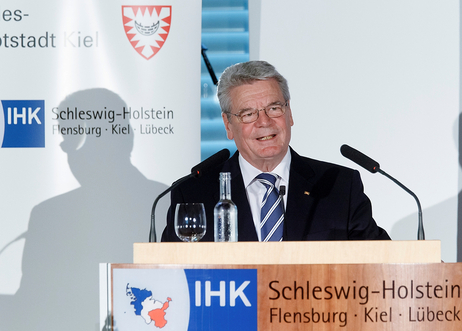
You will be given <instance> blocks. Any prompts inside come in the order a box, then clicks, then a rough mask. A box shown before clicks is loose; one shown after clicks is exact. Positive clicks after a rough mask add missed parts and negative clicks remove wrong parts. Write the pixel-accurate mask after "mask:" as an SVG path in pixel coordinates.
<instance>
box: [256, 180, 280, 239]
mask: <svg viewBox="0 0 462 331" xmlns="http://www.w3.org/2000/svg"><path fill="white" fill-rule="evenodd" d="M256 179H257V180H258V181H259V182H260V183H262V184H263V185H265V187H266V193H265V195H264V197H263V201H262V204H261V223H260V229H261V241H281V240H282V234H283V223H284V208H283V205H282V204H283V200H282V196H280V195H279V192H278V189H277V188H276V187H275V184H276V177H275V176H274V175H272V174H268V173H261V174H260V175H258V176H257V177H256Z"/></svg>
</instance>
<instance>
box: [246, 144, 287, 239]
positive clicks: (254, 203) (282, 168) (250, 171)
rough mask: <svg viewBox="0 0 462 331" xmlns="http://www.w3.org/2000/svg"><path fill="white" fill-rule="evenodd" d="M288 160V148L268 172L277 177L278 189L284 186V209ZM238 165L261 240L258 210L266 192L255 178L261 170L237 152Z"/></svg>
mask: <svg viewBox="0 0 462 331" xmlns="http://www.w3.org/2000/svg"><path fill="white" fill-rule="evenodd" d="M290 161H291V155H290V150H289V149H288V150H287V153H286V155H285V156H284V158H283V159H282V161H281V163H279V164H278V166H277V167H276V168H275V169H274V170H273V171H271V172H270V174H272V175H276V177H277V179H276V187H277V188H278V190H279V188H280V187H281V185H284V186H285V187H286V194H285V195H284V209H285V206H286V205H287V192H289V173H290ZM239 167H240V168H241V173H242V179H243V180H244V187H245V191H246V194H247V200H248V201H249V205H250V210H251V211H252V217H253V222H254V224H255V230H256V231H257V235H258V240H259V241H261V231H260V211H261V203H262V201H263V196H264V195H265V193H266V187H265V186H264V185H263V184H262V183H260V182H259V181H258V180H257V179H255V177H257V176H258V175H259V174H261V173H262V172H261V170H258V169H257V168H255V167H254V166H253V165H251V164H250V163H249V162H247V161H246V160H245V159H244V158H243V157H242V155H241V154H239ZM238 213H239V211H238Z"/></svg>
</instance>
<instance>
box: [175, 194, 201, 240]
mask: <svg viewBox="0 0 462 331" xmlns="http://www.w3.org/2000/svg"><path fill="white" fill-rule="evenodd" d="M206 230H207V222H206V219H205V208H204V204H203V203H178V204H177V205H176V208H175V233H176V235H177V236H178V238H180V239H181V240H182V241H186V242H196V241H199V240H201V239H202V237H203V236H204V235H205V232H206Z"/></svg>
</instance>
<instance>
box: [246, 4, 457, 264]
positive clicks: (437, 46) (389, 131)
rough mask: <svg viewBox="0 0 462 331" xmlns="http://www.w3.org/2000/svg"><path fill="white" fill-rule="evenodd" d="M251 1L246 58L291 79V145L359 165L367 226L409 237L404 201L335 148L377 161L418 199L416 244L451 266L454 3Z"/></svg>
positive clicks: (411, 220)
mask: <svg viewBox="0 0 462 331" xmlns="http://www.w3.org/2000/svg"><path fill="white" fill-rule="evenodd" d="M250 4H251V5H252V6H251V8H250V10H251V11H250V15H251V16H250V22H251V31H250V37H251V39H250V45H251V49H250V57H251V59H262V60H267V61H269V62H271V63H273V64H274V65H275V66H276V67H277V69H278V70H279V71H280V72H281V73H282V74H283V75H285V76H286V78H287V79H288V81H289V87H290V90H291V98H292V102H291V105H292V113H293V116H294V121H295V125H294V127H293V131H292V133H293V135H292V146H293V147H294V148H295V149H296V150H297V151H298V152H299V153H301V154H303V155H307V156H309V157H313V158H317V159H321V160H325V161H330V162H334V163H339V164H343V165H345V166H348V167H350V168H357V169H359V170H360V172H361V176H362V179H363V181H364V184H365V190H366V193H367V194H368V196H369V197H370V198H371V200H372V204H373V211H374V217H375V219H376V221H377V222H378V223H379V224H380V225H382V226H383V227H384V228H385V229H386V230H387V231H388V233H389V234H390V236H391V237H392V238H393V239H394V240H415V239H416V238H417V213H416V211H417V206H416V203H415V201H414V199H413V198H412V197H411V196H410V195H408V194H407V193H406V192H405V191H403V190H401V189H400V188H399V187H398V186H396V185H395V184H394V183H393V182H391V181H389V180H388V179H386V178H385V177H383V176H381V175H379V174H376V175H372V174H371V173H369V172H368V171H366V170H364V169H362V168H361V169H360V167H359V166H357V165H356V164H354V163H353V162H351V161H349V160H347V159H345V158H343V157H342V156H341V155H340V151H339V149H340V146H341V145H342V144H348V145H350V146H352V147H355V148H357V149H359V150H361V151H362V152H363V153H364V154H366V155H368V156H370V157H372V158H373V159H376V161H378V162H379V163H380V165H381V168H382V169H383V170H384V171H386V172H387V173H389V174H390V175H392V176H394V177H396V178H397V179H398V180H400V181H401V182H402V183H403V184H404V185H406V186H407V187H409V188H410V189H411V190H412V191H414V193H415V194H417V196H418V197H419V199H420V201H421V203H422V207H423V209H424V212H423V218H424V223H425V229H426V238H427V239H439V240H441V245H442V258H443V260H445V261H447V262H450V261H456V253H457V200H458V194H459V190H460V188H459V187H460V185H458V182H459V179H458V178H459V172H460V170H459V159H458V148H459V147H458V145H459V137H458V130H459V89H460V87H459V74H460V70H459V62H460V54H459V53H460V52H459V30H460V18H459V16H460V9H459V1H456V0H451V1H437V0H406V1H402V0H399V1H395V0H393V1H368V0H348V1H345V0H332V1H301V0H287V1H284V4H281V2H280V1H277V0H264V1H263V0H251V1H250ZM252 23H253V24H254V25H253V26H252ZM282 25H283V26H284V28H281V27H280V26H282Z"/></svg>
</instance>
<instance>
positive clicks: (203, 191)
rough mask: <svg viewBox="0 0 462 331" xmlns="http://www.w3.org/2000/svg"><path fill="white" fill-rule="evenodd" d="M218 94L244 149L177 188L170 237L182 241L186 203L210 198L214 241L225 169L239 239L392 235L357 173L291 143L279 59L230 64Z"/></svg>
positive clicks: (210, 229)
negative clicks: (178, 214)
mask: <svg viewBox="0 0 462 331" xmlns="http://www.w3.org/2000/svg"><path fill="white" fill-rule="evenodd" d="M218 99H219V101H220V106H221V109H222V118H223V122H224V125H225V128H226V133H227V136H228V139H234V142H235V144H236V146H237V149H238V151H237V152H236V153H235V154H234V155H233V156H232V157H231V158H230V159H228V160H227V161H225V162H224V163H223V164H220V165H218V166H216V167H215V168H214V169H212V170H210V171H208V172H207V173H206V174H204V175H203V176H202V177H200V178H197V179H196V178H192V179H190V180H188V181H186V182H184V183H183V184H181V185H180V186H179V187H178V188H176V189H174V190H173V191H172V194H171V206H170V209H169V212H168V215H167V226H166V228H165V230H164V233H163V235H162V241H177V240H179V239H178V238H177V237H176V235H175V230H174V227H173V223H174V210H175V206H176V204H177V203H180V202H202V203H204V205H205V209H206V216H207V229H208V230H207V233H206V235H205V237H204V238H203V239H202V240H203V241H213V208H214V206H215V204H216V203H217V202H218V200H219V183H218V178H219V173H220V172H230V173H231V177H232V179H231V194H232V200H233V201H234V203H235V204H236V205H237V208H238V240H239V241H257V240H259V241H280V240H292V241H300V240H374V239H378V240H388V239H390V237H389V236H388V234H387V233H386V232H385V230H383V229H382V228H380V227H378V226H377V224H376V222H375V221H374V219H373V218H372V209H371V203H370V201H369V199H368V197H367V196H366V195H365V194H364V192H363V185H362V182H361V179H360V176H359V173H358V172H357V171H356V170H352V169H348V168H345V167H342V166H339V165H335V164H331V163H326V162H322V161H318V160H314V159H310V158H307V157H302V156H300V155H299V154H297V153H296V152H295V151H294V150H293V149H292V148H291V147H290V146H289V143H290V138H291V127H292V125H293V124H294V120H293V118H292V110H291V107H290V93H289V88H288V84H287V81H286V79H285V78H284V77H283V76H282V75H280V74H279V73H278V72H277V71H276V69H275V68H274V67H273V66H272V65H271V64H269V63H267V62H264V61H250V62H245V63H240V64H236V65H234V66H231V67H229V68H227V69H226V70H225V71H224V72H223V74H222V76H221V78H220V82H219V84H218ZM285 192H287V193H286V194H284V193H285ZM271 197H273V199H272V198H271ZM269 201H271V202H269Z"/></svg>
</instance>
